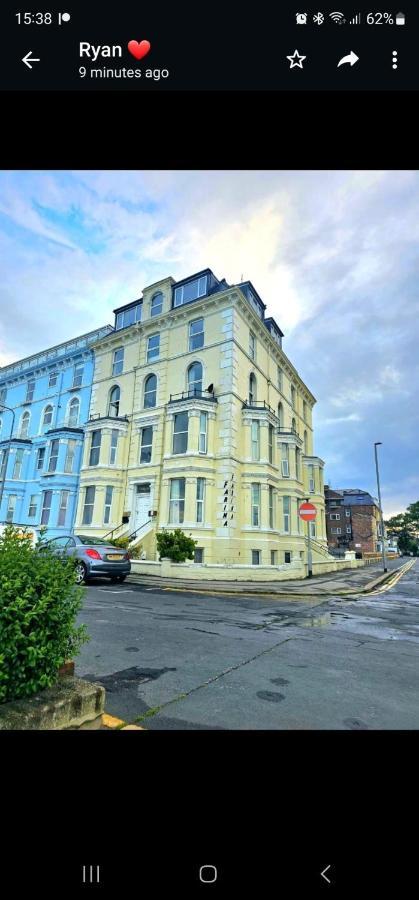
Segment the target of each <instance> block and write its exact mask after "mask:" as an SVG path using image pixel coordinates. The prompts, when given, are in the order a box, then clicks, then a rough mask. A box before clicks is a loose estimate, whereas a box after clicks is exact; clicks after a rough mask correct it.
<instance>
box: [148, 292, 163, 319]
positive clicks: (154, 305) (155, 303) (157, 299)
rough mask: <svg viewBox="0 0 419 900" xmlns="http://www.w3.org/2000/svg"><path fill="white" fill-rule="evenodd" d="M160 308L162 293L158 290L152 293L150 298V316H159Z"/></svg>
mask: <svg viewBox="0 0 419 900" xmlns="http://www.w3.org/2000/svg"><path fill="white" fill-rule="evenodd" d="M162 309H163V294H162V292H161V291H158V293H157V294H154V297H152V298H151V307H150V315H151V316H159V315H160V313H161V311H162Z"/></svg>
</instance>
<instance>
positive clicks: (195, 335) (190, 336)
mask: <svg viewBox="0 0 419 900" xmlns="http://www.w3.org/2000/svg"><path fill="white" fill-rule="evenodd" d="M200 322H202V331H197V332H194V333H192V328H193V326H194V325H198V324H199V323H200ZM201 335H202V342H201V343H198V344H197V345H196V346H192V345H193V340H194V338H201ZM204 343H205V324H204V317H203V316H200V317H199V318H198V319H193V320H192V322H189V328H188V352H189V353H195V351H196V350H201V349H202V347H203V346H204Z"/></svg>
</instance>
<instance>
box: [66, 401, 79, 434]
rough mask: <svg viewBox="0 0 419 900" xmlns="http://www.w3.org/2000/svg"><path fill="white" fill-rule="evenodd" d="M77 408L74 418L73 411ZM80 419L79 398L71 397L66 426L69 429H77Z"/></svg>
mask: <svg viewBox="0 0 419 900" xmlns="http://www.w3.org/2000/svg"><path fill="white" fill-rule="evenodd" d="M76 408H77V415H76V416H75V417H74V412H73V411H74V410H75V409H76ZM74 418H75V421H73V420H74ZM79 418H80V398H79V397H72V398H71V400H70V402H69V404H68V418H67V425H68V427H69V428H77V426H78V424H79Z"/></svg>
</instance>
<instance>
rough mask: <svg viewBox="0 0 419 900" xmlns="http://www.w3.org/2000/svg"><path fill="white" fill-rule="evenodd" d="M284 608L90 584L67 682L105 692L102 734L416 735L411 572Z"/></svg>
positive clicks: (416, 649)
mask: <svg viewBox="0 0 419 900" xmlns="http://www.w3.org/2000/svg"><path fill="white" fill-rule="evenodd" d="M395 562H397V563H398V566H395V567H394V569H396V568H397V567H398V568H400V561H395ZM356 574H359V573H356ZM371 574H374V573H371V569H370V571H369V575H370V577H371ZM310 587H311V585H310ZM265 590H266V586H265ZM290 599H291V600H292V599H294V598H293V596H292V595H291V596H290V597H289V598H288V599H287V598H284V597H278V596H275V595H272V596H262V595H261V596H254V595H247V594H244V593H241V594H240V595H234V594H229V595H228V596H226V595H224V594H223V593H215V592H214V593H213V594H212V595H210V594H207V593H199V592H197V589H196V586H195V588H194V590H193V591H188V590H186V589H185V590H183V591H182V590H178V589H177V590H175V591H174V590H172V589H171V588H169V587H161V586H158V585H148V584H137V583H135V582H132V581H131V582H128V581H127V582H125V583H124V584H123V585H110V584H109V583H107V582H106V581H102V582H100V581H99V580H97V581H96V582H95V583H94V584H93V583H92V584H90V585H89V587H88V588H87V591H86V600H85V603H84V608H83V611H82V613H81V614H80V621H83V622H85V623H86V625H87V628H88V632H89V634H90V635H91V641H90V642H89V643H88V644H86V645H85V646H84V647H83V648H82V651H81V654H80V656H79V657H78V659H77V662H76V675H78V676H79V677H83V678H86V679H87V680H89V681H98V682H100V683H101V684H103V685H104V687H105V689H106V704H105V708H106V712H107V715H108V716H110V717H112V718H111V719H109V720H108V723H106V720H104V723H103V725H104V727H107V729H108V730H110V729H114V728H115V727H116V728H125V727H126V726H128V725H129V726H135V729H134V728H132V727H130V729H129V730H138V729H145V730H203V729H205V730H237V729H238V730H240V729H268V730H278V729H279V730H281V729H282V730H288V729H306V730H312V729H316V730H317V729H343V730H360V729H361V730H362V729H418V728H419V704H418V703H417V697H418V693H419V646H418V645H419V566H418V563H417V561H415V560H410V561H409V568H407V566H406V567H403V569H402V570H401V571H399V572H396V571H394V572H393V573H392V575H391V579H390V580H389V581H387V582H386V583H384V584H381V585H380V584H379V585H377V587H376V588H375V589H374V590H372V591H371V592H370V593H368V594H362V593H359V594H358V595H356V596H350V597H347V598H346V599H345V598H344V597H342V596H339V595H336V594H334V593H333V590H331V592H330V594H329V596H327V597H325V596H318V595H316V594H315V593H314V592H312V593H311V594H310V595H309V594H307V595H306V596H305V597H304V598H300V599H299V602H298V603H290V602H289V600H290Z"/></svg>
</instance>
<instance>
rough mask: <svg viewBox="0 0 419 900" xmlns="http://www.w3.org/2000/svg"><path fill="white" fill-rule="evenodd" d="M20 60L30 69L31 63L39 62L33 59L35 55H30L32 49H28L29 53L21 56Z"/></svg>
mask: <svg viewBox="0 0 419 900" xmlns="http://www.w3.org/2000/svg"><path fill="white" fill-rule="evenodd" d="M22 62H24V63H25V66H27V67H28V69H31V68H32V66H31V63H33V62H41V60H40V59H35V57H34V56H32V50H29V53H27V54H26V56H24V57H23V59H22Z"/></svg>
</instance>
